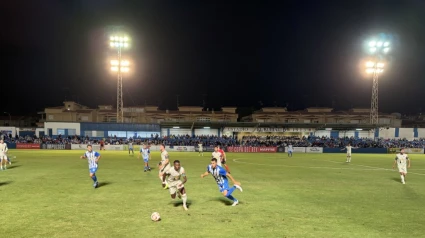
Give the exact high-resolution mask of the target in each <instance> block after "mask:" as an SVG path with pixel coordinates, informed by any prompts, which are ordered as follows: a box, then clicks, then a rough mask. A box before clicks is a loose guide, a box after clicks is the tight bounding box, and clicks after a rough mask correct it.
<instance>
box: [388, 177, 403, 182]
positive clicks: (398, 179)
mask: <svg viewBox="0 0 425 238" xmlns="http://www.w3.org/2000/svg"><path fill="white" fill-rule="evenodd" d="M390 180H393V181H396V182H397V183H401V179H400V177H398V178H391V179H390Z"/></svg>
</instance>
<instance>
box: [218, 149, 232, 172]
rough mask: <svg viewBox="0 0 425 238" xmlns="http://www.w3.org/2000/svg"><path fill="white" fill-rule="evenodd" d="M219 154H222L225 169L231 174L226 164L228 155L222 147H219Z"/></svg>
mask: <svg viewBox="0 0 425 238" xmlns="http://www.w3.org/2000/svg"><path fill="white" fill-rule="evenodd" d="M218 152H220V153H221V164H222V165H224V167H225V168H226V171H227V172H228V173H229V174H230V169H229V166H227V164H226V160H227V158H226V153H224V150H222V149H221V146H219V145H218Z"/></svg>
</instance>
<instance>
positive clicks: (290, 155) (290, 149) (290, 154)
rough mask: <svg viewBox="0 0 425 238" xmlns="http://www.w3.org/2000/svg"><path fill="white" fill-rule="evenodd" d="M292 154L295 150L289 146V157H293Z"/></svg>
mask: <svg viewBox="0 0 425 238" xmlns="http://www.w3.org/2000/svg"><path fill="white" fill-rule="evenodd" d="M292 152H294V148H292V144H289V145H288V157H292Z"/></svg>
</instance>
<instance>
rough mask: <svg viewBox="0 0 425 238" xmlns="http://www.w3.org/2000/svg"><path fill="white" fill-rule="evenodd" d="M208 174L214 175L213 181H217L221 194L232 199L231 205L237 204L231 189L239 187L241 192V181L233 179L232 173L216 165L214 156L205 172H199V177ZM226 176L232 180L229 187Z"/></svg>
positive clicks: (237, 201)
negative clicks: (231, 185)
mask: <svg viewBox="0 0 425 238" xmlns="http://www.w3.org/2000/svg"><path fill="white" fill-rule="evenodd" d="M208 174H211V175H212V176H213V177H214V179H215V181H216V182H217V185H218V189H219V190H220V192H221V193H222V194H223V196H225V197H226V198H228V199H230V200H232V201H233V204H232V206H236V205H238V204H239V200H238V199H236V198H234V197H233V196H232V193H233V191H235V189H239V190H240V191H241V192H242V187H241V186H240V185H241V183H239V182H237V181H235V179H234V178H233V176H232V175H230V173H229V172H226V170H224V169H223V168H222V167H220V166H218V165H217V159H215V158H212V159H211V164H210V165H208V167H207V172H205V173H203V174H201V178H204V177H205V176H207V175H208ZM227 177H229V178H230V180H232V182H233V184H234V185H233V187H231V188H229V181H228V179H227Z"/></svg>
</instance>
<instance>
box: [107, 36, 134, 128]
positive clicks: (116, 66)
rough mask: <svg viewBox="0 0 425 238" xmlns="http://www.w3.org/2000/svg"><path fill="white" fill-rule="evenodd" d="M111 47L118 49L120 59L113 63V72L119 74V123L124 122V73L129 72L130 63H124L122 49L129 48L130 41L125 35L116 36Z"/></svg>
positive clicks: (111, 42)
mask: <svg viewBox="0 0 425 238" xmlns="http://www.w3.org/2000/svg"><path fill="white" fill-rule="evenodd" d="M110 46H111V47H112V48H116V49H117V52H118V59H117V60H112V61H111V66H112V67H111V70H112V71H116V72H117V73H118V80H117V122H118V123H123V122H124V113H123V106H124V105H123V104H124V102H123V99H122V73H125V72H128V71H129V68H128V65H129V63H128V61H123V60H122V56H121V51H122V49H125V48H128V47H129V39H128V37H127V36H125V35H114V36H111V38H110Z"/></svg>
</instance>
